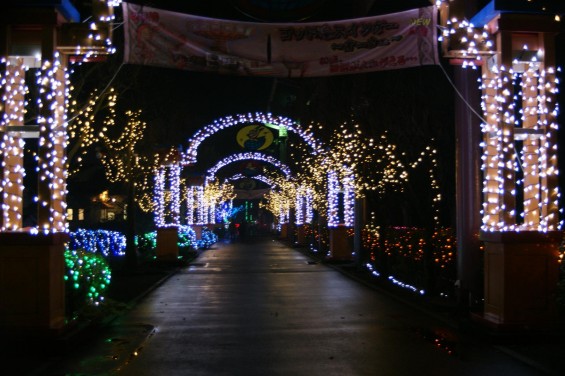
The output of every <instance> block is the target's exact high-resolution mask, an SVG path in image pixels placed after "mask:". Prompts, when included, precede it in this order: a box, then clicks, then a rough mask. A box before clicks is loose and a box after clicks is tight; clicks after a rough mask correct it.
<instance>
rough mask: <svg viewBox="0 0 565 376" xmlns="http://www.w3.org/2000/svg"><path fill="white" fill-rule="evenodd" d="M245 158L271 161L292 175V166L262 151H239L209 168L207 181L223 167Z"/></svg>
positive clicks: (285, 172)
mask: <svg viewBox="0 0 565 376" xmlns="http://www.w3.org/2000/svg"><path fill="white" fill-rule="evenodd" d="M245 160H254V161H260V162H265V163H269V164H271V165H273V166H275V167H276V168H278V169H279V170H280V171H281V172H282V173H283V174H284V175H285V176H286V177H287V178H288V177H290V175H291V171H290V168H289V167H288V166H287V165H285V164H284V163H281V162H280V161H279V160H278V159H276V158H274V157H272V156H270V155H267V154H262V153H257V152H246V153H238V154H232V155H230V156H228V157H226V158H224V159H222V160H221V161H219V162H218V163H217V164H216V165H215V166H213V167H211V168H210V169H208V171H207V173H206V182H209V181H212V180H214V179H215V178H216V173H217V172H218V171H219V170H220V169H221V168H223V167H225V166H227V165H229V164H231V163H234V162H238V161H245Z"/></svg>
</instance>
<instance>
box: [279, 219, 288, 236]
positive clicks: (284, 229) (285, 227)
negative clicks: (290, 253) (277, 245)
mask: <svg viewBox="0 0 565 376" xmlns="http://www.w3.org/2000/svg"><path fill="white" fill-rule="evenodd" d="M279 238H281V239H283V240H286V238H288V223H283V224H282V225H281V234H280V235H279Z"/></svg>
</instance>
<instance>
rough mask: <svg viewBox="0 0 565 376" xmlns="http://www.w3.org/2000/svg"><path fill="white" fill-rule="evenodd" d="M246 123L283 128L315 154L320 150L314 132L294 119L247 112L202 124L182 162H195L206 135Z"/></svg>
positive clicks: (186, 163)
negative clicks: (294, 135) (304, 127)
mask: <svg viewBox="0 0 565 376" xmlns="http://www.w3.org/2000/svg"><path fill="white" fill-rule="evenodd" d="M248 123H262V124H269V125H273V126H276V127H278V128H279V129H280V128H284V129H286V130H288V131H291V132H293V133H295V134H297V135H298V136H299V137H300V138H302V140H303V141H304V142H305V143H306V144H308V145H309V146H310V148H311V150H312V153H313V154H317V153H318V152H319V151H320V150H321V145H320V142H319V141H318V140H317V139H316V138H315V137H314V134H313V133H312V132H311V131H310V130H308V129H303V128H302V127H301V126H300V124H299V123H297V122H295V121H294V120H292V119H290V118H287V117H284V116H277V115H273V114H271V113H266V114H265V113H262V112H255V113H248V114H239V115H233V116H232V115H230V116H226V117H223V118H219V119H217V120H214V122H213V123H211V124H208V125H206V126H204V127H203V128H201V129H199V130H198V131H197V132H196V133H195V134H194V135H193V136H192V137H191V138H190V139H189V142H188V145H189V146H188V149H187V150H186V151H185V153H184V154H183V164H185V165H191V164H194V163H196V162H197V157H198V147H199V146H200V144H201V143H202V142H203V141H204V140H205V139H207V138H208V137H210V136H212V135H214V134H215V133H217V132H219V131H221V130H224V129H227V128H231V127H234V126H237V125H239V124H248Z"/></svg>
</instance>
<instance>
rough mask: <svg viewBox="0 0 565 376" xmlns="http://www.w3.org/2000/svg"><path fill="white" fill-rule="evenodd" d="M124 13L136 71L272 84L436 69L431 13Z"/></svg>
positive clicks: (134, 8)
mask: <svg viewBox="0 0 565 376" xmlns="http://www.w3.org/2000/svg"><path fill="white" fill-rule="evenodd" d="M123 10H124V20H125V25H124V27H125V56H124V61H125V62H126V63H131V64H143V65H151V66H159V67H169V68H177V69H186V70H196V71H210V72H219V73H228V74H236V75H248V76H272V77H315V76H328V75H339V74H352V73H363V72H372V71H381V70H389V69H400V68H409V67H415V66H420V65H433V64H439V60H438V54H437V45H436V40H437V38H436V15H437V12H436V8H435V7H433V6H430V7H425V8H418V9H412V10H408V11H405V12H399V13H393V14H387V15H381V16H375V17H367V18H359V19H354V20H344V21H331V22H313V23H254V22H239V21H228V20H218V19H210V18H204V17H196V16H192V15H187V14H182V13H175V12H170V11H165V10H160V9H154V8H149V7H145V6H141V5H136V4H129V3H123Z"/></svg>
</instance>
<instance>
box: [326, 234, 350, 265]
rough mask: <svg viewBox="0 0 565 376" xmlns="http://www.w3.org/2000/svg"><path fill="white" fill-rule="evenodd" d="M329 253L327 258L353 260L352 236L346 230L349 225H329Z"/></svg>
mask: <svg viewBox="0 0 565 376" xmlns="http://www.w3.org/2000/svg"><path fill="white" fill-rule="evenodd" d="M329 230H330V253H329V256H328V259H329V260H332V261H353V238H352V237H350V236H349V235H348V234H347V232H348V230H351V227H346V226H338V227H330V229H329Z"/></svg>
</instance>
